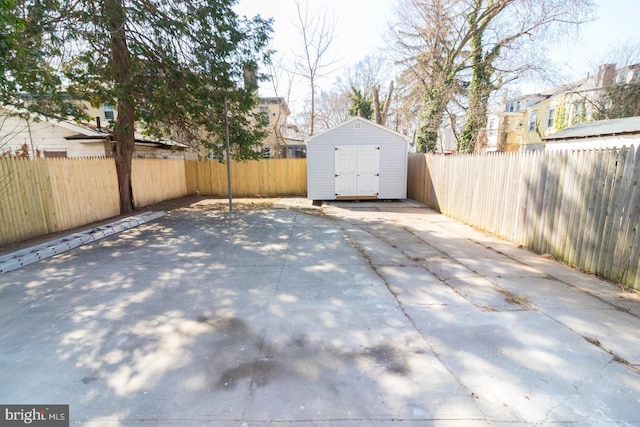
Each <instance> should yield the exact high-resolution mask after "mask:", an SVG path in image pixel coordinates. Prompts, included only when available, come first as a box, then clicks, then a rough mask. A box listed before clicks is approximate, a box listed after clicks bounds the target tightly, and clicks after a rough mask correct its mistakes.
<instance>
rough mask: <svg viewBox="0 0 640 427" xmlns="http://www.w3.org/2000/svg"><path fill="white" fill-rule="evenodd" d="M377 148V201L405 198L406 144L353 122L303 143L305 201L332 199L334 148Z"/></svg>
mask: <svg viewBox="0 0 640 427" xmlns="http://www.w3.org/2000/svg"><path fill="white" fill-rule="evenodd" d="M340 145H377V146H380V181H379V188H380V191H379V195H378V198H380V199H404V198H406V195H407V149H408V148H407V142H406V139H405V138H404V137H403V136H402V135H400V134H398V133H396V132H393V131H391V130H389V129H386V128H383V127H381V126H378V125H376V124H374V123H372V122H370V121H368V120H365V119H361V118H355V119H352V120H349V121H347V122H345V123H343V124H341V125H339V126H337V127H335V128H333V129H329V130H327V131H324V132H322V133H320V134H317V135H314V136H313V137H311V138H309V140H308V142H307V183H308V184H307V197H308V198H310V199H314V200H333V199H335V147H336V146H340Z"/></svg>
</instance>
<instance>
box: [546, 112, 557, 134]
mask: <svg viewBox="0 0 640 427" xmlns="http://www.w3.org/2000/svg"><path fill="white" fill-rule="evenodd" d="M555 121H556V109H555V107H554V108H548V109H547V129H549V128H552V127H554V126H555Z"/></svg>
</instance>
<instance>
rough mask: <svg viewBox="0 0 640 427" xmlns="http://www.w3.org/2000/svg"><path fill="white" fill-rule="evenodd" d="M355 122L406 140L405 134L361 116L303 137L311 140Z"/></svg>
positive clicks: (306, 140)
mask: <svg viewBox="0 0 640 427" xmlns="http://www.w3.org/2000/svg"><path fill="white" fill-rule="evenodd" d="M355 122H360V123H363V124H364V125H365V126H371V127H373V128H377V129H380V130H381V131H384V132H387V133H389V134H391V135H393V136H395V137H399V138H402V139H403V140H405V141H406V140H407V137H406V136H405V135H403V134H401V133H398V132H396V131H393V130H391V129H389V128H386V127H384V126H380V125H379V124H377V123H375V122H372V121H371V120H367V119H365V118H362V117H354V118H352V119H349V120H347V121H346V122H343V123H340V124H339V125H337V126H334V127H332V128H330V129H326V130H324V131H322V132H320V133H317V134H315V135H312V136H310V137H308V138H305V142H306V143H310V142H313V140H314V139H316V138H318V137H321V136H323V135H326V134H328V133H331V132H333V131H335V130H337V129H340V128H342V127H345V126H348V125H350V124H352V123H355Z"/></svg>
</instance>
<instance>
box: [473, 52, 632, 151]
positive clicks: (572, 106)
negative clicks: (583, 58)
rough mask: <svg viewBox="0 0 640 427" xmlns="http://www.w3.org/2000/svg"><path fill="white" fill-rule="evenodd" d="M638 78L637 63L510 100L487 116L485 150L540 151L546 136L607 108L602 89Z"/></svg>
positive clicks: (608, 68)
mask: <svg viewBox="0 0 640 427" xmlns="http://www.w3.org/2000/svg"><path fill="white" fill-rule="evenodd" d="M634 79H640V64H635V65H632V66H629V67H624V68H621V69H619V70H616V66H615V64H604V65H602V66H601V67H600V69H599V71H598V73H596V74H595V75H594V76H589V77H587V78H585V79H582V80H579V81H576V82H572V83H569V84H566V85H563V86H559V87H556V88H554V89H552V90H550V91H548V92H545V93H540V94H534V95H526V96H521V97H518V98H513V99H510V100H508V101H507V102H506V104H505V107H504V109H503V110H502V111H500V112H493V113H490V114H488V115H487V129H486V133H487V145H486V147H485V148H484V151H485V152H491V151H528V150H542V149H544V146H545V141H546V140H547V137H549V136H550V135H553V134H555V133H556V132H559V131H561V130H563V129H565V128H567V127H569V126H572V125H575V124H577V123H582V122H587V121H591V120H596V119H598V118H599V114H601V112H602V111H603V110H604V109H606V108H608V105H607V103H608V102H610V101H609V100H608V99H607V96H606V91H605V88H608V87H612V86H613V85H616V84H617V85H621V84H627V83H630V82H632V81H635V80H634Z"/></svg>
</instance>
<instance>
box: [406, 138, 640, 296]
mask: <svg viewBox="0 0 640 427" xmlns="http://www.w3.org/2000/svg"><path fill="white" fill-rule="evenodd" d="M639 178H640V150H638V152H635V151H634V149H633V147H632V148H629V149H626V148H625V149H621V150H593V151H574V152H567V151H564V152H553V153H544V152H531V153H508V154H492V155H473V156H440V155H424V154H414V155H411V156H409V177H408V183H409V186H408V195H409V197H410V198H412V199H414V200H417V201H420V202H422V203H425V204H426V205H428V206H429V207H432V208H434V209H436V210H439V211H440V212H442V213H443V214H445V215H447V216H450V217H452V218H455V219H458V220H461V221H464V222H466V223H468V224H470V225H473V226H476V227H479V228H481V229H484V230H487V231H489V232H491V233H494V234H496V235H498V236H500V237H502V238H504V239H507V240H510V241H512V242H514V243H517V244H521V245H523V246H525V247H527V248H530V249H532V250H534V251H536V252H538V253H548V254H551V255H553V256H554V257H555V258H557V259H559V260H562V261H563V262H565V263H567V264H569V265H571V266H574V267H576V268H579V269H581V270H583V271H587V272H590V273H594V274H597V275H599V276H601V277H605V278H608V279H611V280H613V281H615V282H617V283H623V284H625V285H628V286H632V287H634V288H636V289H640V265H639V259H640V230H638V228H639V224H638V222H639V221H640V188H639V187H640V185H639V184H638V181H639Z"/></svg>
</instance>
